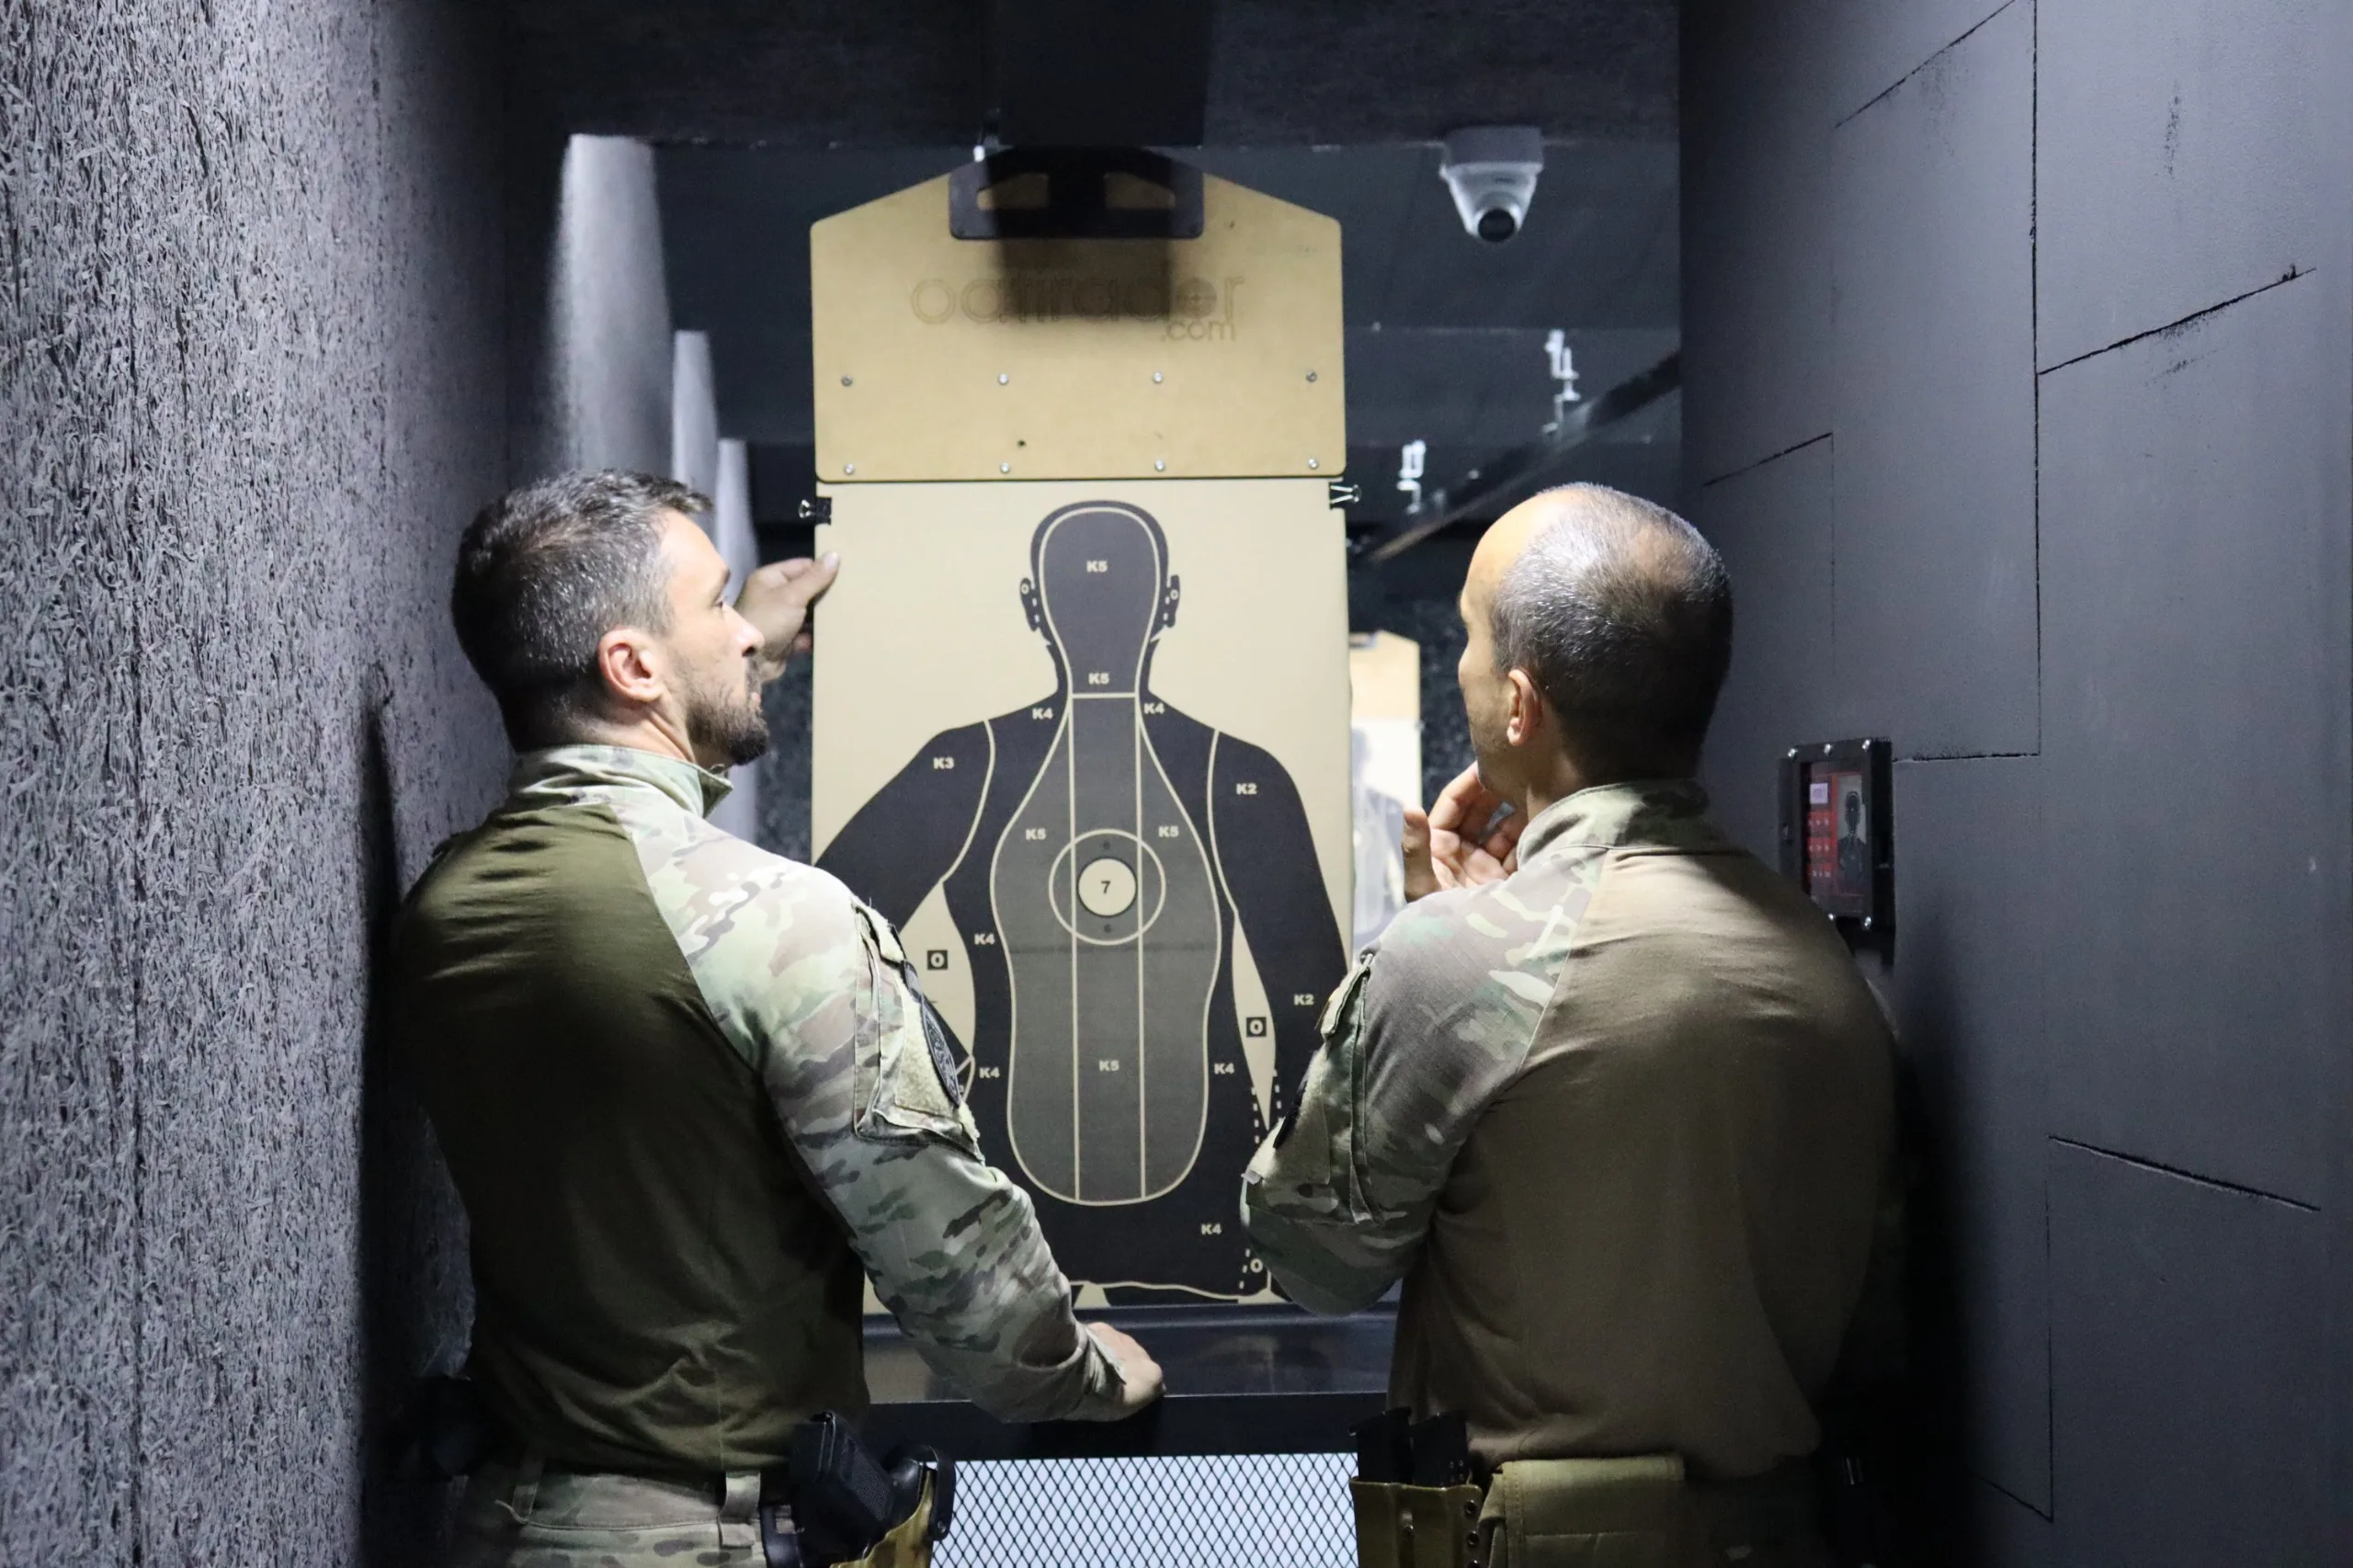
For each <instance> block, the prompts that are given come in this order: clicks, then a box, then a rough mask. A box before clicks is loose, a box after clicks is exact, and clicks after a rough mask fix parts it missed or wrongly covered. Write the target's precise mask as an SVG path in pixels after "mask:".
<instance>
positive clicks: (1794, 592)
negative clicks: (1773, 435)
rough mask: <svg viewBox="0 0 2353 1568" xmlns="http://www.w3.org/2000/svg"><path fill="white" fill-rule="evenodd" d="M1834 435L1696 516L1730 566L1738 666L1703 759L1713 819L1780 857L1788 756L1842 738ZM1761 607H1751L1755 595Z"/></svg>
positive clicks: (1735, 484)
mask: <svg viewBox="0 0 2353 1568" xmlns="http://www.w3.org/2000/svg"><path fill="white" fill-rule="evenodd" d="M1832 460H1833V455H1832V452H1831V444H1830V442H1828V441H1827V440H1822V441H1816V442H1814V443H1813V445H1811V446H1806V447H1801V448H1799V449H1797V450H1796V451H1793V452H1790V453H1789V454H1788V455H1787V456H1784V457H1779V458H1775V459H1773V460H1771V461H1770V462H1765V463H1760V464H1758V465H1756V467H1754V468H1751V469H1748V470H1746V471H1745V472H1741V473H1738V474H1735V475H1733V477H1732V478H1730V479H1724V480H1719V481H1718V482H1716V483H1713V484H1711V485H1709V486H1707V487H1706V488H1705V489H1703V490H1701V491H1700V492H1699V497H1698V500H1697V503H1696V506H1695V508H1694V514H1693V517H1692V521H1693V522H1694V523H1695V524H1696V525H1697V526H1698V527H1699V529H1700V531H1702V532H1703V533H1705V534H1706V535H1707V536H1708V539H1709V541H1710V542H1711V543H1712V544H1713V545H1714V546H1715V547H1716V549H1717V551H1720V552H1721V553H1722V556H1723V559H1724V567H1725V569H1726V570H1727V571H1729V572H1730V573H1731V574H1732V595H1733V622H1734V625H1735V629H1736V630H1735V631H1734V635H1733V655H1732V673H1731V674H1730V675H1729V676H1726V677H1725V681H1724V690H1723V696H1722V699H1720V700H1719V701H1718V703H1717V705H1716V722H1715V723H1714V724H1713V725H1712V726H1711V728H1710V730H1709V732H1708V750H1707V756H1706V759H1705V761H1704V763H1703V764H1702V767H1701V774H1702V776H1703V778H1705V780H1706V782H1707V785H1708V790H1709V794H1710V795H1711V797H1712V799H1713V801H1714V802H1715V811H1716V817H1717V819H1718V820H1719V821H1720V822H1722V824H1723V826H1724V829H1725V831H1726V832H1728V833H1730V834H1731V835H1733V837H1734V838H1736V839H1738V840H1739V841H1740V842H1741V843H1742V844H1744V845H1745V846H1747V847H1748V848H1749V849H1750V850H1751V851H1753V852H1754V853H1756V855H1758V856H1761V857H1762V858H1764V860H1765V863H1766V864H1767V865H1768V866H1771V865H1778V864H1779V859H1778V857H1779V854H1780V848H1779V816H1780V769H1781V755H1782V753H1783V752H1784V751H1786V750H1787V749H1788V748H1789V747H1790V746H1792V745H1795V744H1799V743H1801V742H1804V741H1822V740H1831V739H1835V738H1836V735H1837V734H1838V733H1841V732H1840V730H1839V728H1838V725H1837V723H1836V721H1835V720H1834V719H1833V718H1832V716H1831V715H1832V710H1833V707H1834V704H1835V698H1834V695H1833V686H1832V680H1831V672H1833V671H1834V670H1835V669H1836V648H1835V646H1834V644H1833V642H1832V640H1831V626H1830V578H1831V563H1830V549H1831V540H1830V486H1831V473H1832V469H1831V464H1832ZM1751 605H1754V606H1756V611H1755V612H1754V613H1753V614H1752V613H1751V611H1750V610H1749V608H1748V607H1749V606H1751Z"/></svg>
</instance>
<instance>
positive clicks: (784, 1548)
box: [760, 1410, 956, 1568]
mask: <svg viewBox="0 0 2353 1568" xmlns="http://www.w3.org/2000/svg"><path fill="white" fill-rule="evenodd" d="M926 1490H928V1493H929V1501H930V1505H931V1517H930V1520H929V1523H928V1526H927V1527H926V1529H925V1531H924V1535H923V1542H922V1543H923V1545H924V1546H925V1547H926V1550H927V1549H928V1548H929V1547H930V1546H932V1545H934V1544H936V1543H938V1541H940V1540H945V1539H946V1538H947V1535H948V1531H949V1526H950V1525H951V1524H952V1523H953V1522H954V1518H955V1507H956V1466H955V1461H953V1460H949V1459H946V1458H943V1457H942V1456H941V1455H939V1454H938V1453H937V1452H935V1451H934V1450H933V1449H929V1448H926V1447H924V1446H922V1445H919V1444H915V1445H908V1446H906V1447H903V1448H898V1449H892V1451H891V1453H890V1455H889V1456H888V1457H887V1458H886V1459H883V1460H877V1459H876V1458H875V1457H874V1455H873V1454H872V1452H871V1451H870V1450H869V1449H868V1448H867V1447H866V1445H865V1444H864V1443H863V1442H861V1441H859V1439H858V1433H857V1431H856V1430H855V1429H853V1428H852V1427H851V1426H850V1424H849V1423H848V1422H847V1421H845V1420H843V1419H842V1418H841V1417H840V1416H839V1415H835V1414H834V1413H833V1412H832V1411H830V1410H828V1411H824V1412H823V1413H822V1414H820V1415H816V1416H814V1417H813V1418H812V1419H810V1420H809V1421H807V1422H804V1423H803V1424H802V1425H801V1429H800V1430H799V1431H797V1432H795V1433H793V1435H792V1457H791V1459H790V1460H789V1461H788V1462H787V1463H786V1464H785V1466H784V1467H783V1469H782V1471H780V1472H779V1471H767V1473H766V1474H764V1475H763V1476H762V1477H761V1496H760V1547H761V1550H762V1551H763V1552H765V1554H766V1556H767V1568H835V1565H836V1564H840V1563H848V1562H858V1561H860V1560H862V1559H864V1558H865V1557H867V1556H868V1555H870V1553H871V1552H872V1551H874V1549H875V1548H876V1547H877V1546H879V1545H880V1544H881V1542H882V1540H883V1539H884V1538H885V1537H886V1536H888V1535H890V1534H891V1532H892V1531H893V1530H895V1529H898V1528H900V1527H901V1526H903V1525H904V1524H906V1523H907V1521H908V1520H909V1519H911V1518H913V1517H915V1512H916V1510H917V1509H919V1508H921V1507H922V1506H924V1503H925V1500H926Z"/></svg>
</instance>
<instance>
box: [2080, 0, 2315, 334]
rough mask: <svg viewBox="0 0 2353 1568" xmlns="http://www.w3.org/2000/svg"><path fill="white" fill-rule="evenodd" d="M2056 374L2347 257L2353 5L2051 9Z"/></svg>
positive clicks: (2106, 3)
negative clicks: (2138, 336) (2065, 365)
mask: <svg viewBox="0 0 2353 1568" xmlns="http://www.w3.org/2000/svg"><path fill="white" fill-rule="evenodd" d="M2038 28H2039V34H2040V67H2039V69H2040V81H2041V87H2040V97H2039V103H2038V108H2039V113H2040V126H2039V128H2038V130H2037V135H2036V140H2037V143H2038V145H2037V152H2036V160H2037V164H2036V178H2037V181H2038V183H2039V187H2040V215H2041V221H2040V268H2041V293H2040V301H2039V303H2040V311H2041V343H2040V357H2041V363H2042V364H2043V365H2045V366H2050V365H2056V364H2060V363H2062V362H2063V361H2065V360H2068V359H2073V358H2078V357H2079V356H2082V355H2085V354H2088V353H2091V352H2093V351H2095V350H2097V349H2099V348H2104V347H2108V346H2109V345H2110V344H2112V343H2116V342H2119V341H2121V340H2122V339H2124V338H2126V337H2130V336H2131V335H2133V334H2135V333H2140V332H2147V331H2149V330H2151V329H2152V328H2155V327H2159V326H2163V325H2165V324H2166V323H2168V322H2176V321H2179V320H2181V319H2182V318H2183V317H2185V316H2188V315H2190V314H2193V313H2194V312H2199V311H2202V310H2208V309H2211V307H2213V306H2214V305H2216V304H2219V303H2221V302H2222V301H2225V300H2230V299H2235V298H2236V297H2238V296H2239V295H2242V294H2245V293H2247V292H2248V291H2250V290H2255V289H2258V288H2261V287H2262V286H2263V285H2265V284H2267V283H2272V282H2276V281H2277V280H2278V279H2279V278H2282V277H2284V276H2285V275H2287V274H2288V273H2290V272H2291V271H2298V270H2305V271H2308V270H2310V269H2312V268H2313V267H2325V268H2329V269H2332V270H2335V269H2337V268H2341V267H2343V266H2344V264H2345V262H2346V260H2347V254H2348V246H2347V221H2348V218H2353V205H2348V203H2347V201H2346V199H2345V187H2344V183H2343V180H2344V169H2345V164H2346V155H2347V147H2348V145H2353V90H2348V84H2347V81H2346V70H2347V61H2348V60H2353V7H2348V6H2345V5H2343V4H2341V3H2339V0H2268V3H2266V4H2261V5H2245V4H2240V5H2216V4H2213V3H2212V0H2040V20H2039V23H2038Z"/></svg>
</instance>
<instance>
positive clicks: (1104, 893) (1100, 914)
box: [1046, 827, 1168, 948]
mask: <svg viewBox="0 0 2353 1568" xmlns="http://www.w3.org/2000/svg"><path fill="white" fill-rule="evenodd" d="M1074 861H1075V862H1076V863H1077V875H1076V876H1074V875H1073V874H1072V863H1073V862H1074ZM1089 877H1092V878H1093V879H1095V880H1094V882H1093V883H1088V882H1087V881H1086V879H1087V878H1089ZM1074 893H1075V894H1076V895H1077V901H1078V906H1077V909H1076V911H1075V912H1074V911H1073V909H1072V907H1071V900H1072V895H1073V894H1074ZM1167 901H1168V876H1167V873H1166V871H1165V869H1164V868H1163V867H1162V865H1161V863H1160V857H1159V855H1158V854H1156V853H1155V852H1154V849H1153V847H1152V846H1150V845H1149V844H1146V843H1145V842H1144V841H1143V840H1142V839H1141V838H1139V837H1137V836H1136V835H1134V834H1132V833H1128V832H1125V831H1123V830H1122V829H1120V828H1116V827H1101V828H1096V829H1094V830H1093V831H1091V832H1087V833H1082V834H1080V835H1078V836H1077V837H1076V838H1074V839H1072V840H1071V841H1070V842H1069V843H1068V844H1065V845H1063V850H1062V853H1061V854H1059V855H1057V856H1055V857H1054V863H1053V866H1052V868H1051V869H1050V870H1048V871H1047V873H1046V903H1047V905H1048V907H1050V908H1051V909H1052V910H1053V912H1054V918H1055V919H1056V920H1057V921H1059V922H1061V924H1062V927H1063V930H1065V931H1067V932H1069V933H1070V934H1071V935H1072V936H1074V937H1077V938H1078V939H1079V940H1080V941H1082V942H1086V943H1088V944H1090V945H1091V946H1094V947H1097V948H1116V947H1119V946H1120V945H1122V944H1123V943H1127V942H1132V941H1134V940H1135V939H1136V938H1137V937H1141V936H1142V935H1143V934H1144V933H1145V932H1146V931H1149V930H1151V929H1152V926H1153V922H1154V921H1156V920H1158V919H1159V918H1160V911H1161V907H1162V905H1164V904H1165V903H1167ZM1138 904H1142V914H1141V915H1139V914H1138V913H1137V908H1136V906H1137V905H1138Z"/></svg>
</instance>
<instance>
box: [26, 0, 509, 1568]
mask: <svg viewBox="0 0 2353 1568" xmlns="http://www.w3.org/2000/svg"><path fill="white" fill-rule="evenodd" d="M494 56H495V35H494V30H493V29H490V28H485V26H484V24H483V20H482V19H481V17H480V16H479V14H478V12H477V9H476V8H475V7H473V6H466V5H461V4H458V3H456V0H449V3H439V4H423V3H415V0H400V3H398V4H393V3H392V0H317V3H315V4H311V5H307V6H301V7H299V8H297V9H292V10H290V9H288V8H285V7H267V6H259V5H255V4H248V3H241V0H227V3H219V0H216V3H214V4H210V5H203V4H199V3H198V0H185V3H173V0H102V3H94V4H86V5H71V6H69V5H63V4H49V3H45V0H11V3H9V4H6V5H5V6H0V211H4V212H5V222H0V278H6V284H5V289H0V429H5V431H6V440H7V458H6V464H5V466H0V513H5V515H6V518H7V527H6V530H5V532H0V625H5V626H6V628H7V629H8V633H9V639H10V647H11V650H12V656H11V657H10V658H9V660H8V661H7V662H6V665H5V667H0V799H5V801H6V806H5V808H0V1303H5V1305H0V1562H6V1563H9V1564H11V1565H15V1564H24V1565H26V1568H34V1565H40V1564H50V1563H63V1562H108V1563H118V1562H119V1563H129V1562H145V1563H147V1564H149V1565H151V1568H159V1565H164V1564H179V1563H234V1562H265V1561H266V1562H288V1563H305V1564H321V1565H325V1564H342V1563H348V1562H357V1561H361V1560H362V1559H363V1557H365V1558H369V1559H372V1560H375V1561H396V1560H400V1559H402V1558H404V1557H405V1556H413V1555H414V1554H415V1550H416V1549H417V1548H418V1547H419V1546H420V1545H421V1543H422V1541H423V1540H424V1539H425V1538H426V1537H427V1536H429V1535H430V1534H431V1532H432V1530H433V1528H435V1523H436V1507H437V1505H438V1503H439V1502H440V1498H439V1497H438V1495H436V1494H429V1493H426V1494H411V1493H404V1492H402V1491H400V1490H399V1489H397V1488H392V1487H390V1486H389V1485H377V1484H374V1483H369V1482H368V1481H366V1480H364V1479H363V1476H364V1474H365V1472H366V1471H367V1468H368V1466H369V1460H370V1459H371V1457H372V1456H371V1455H370V1453H369V1450H368V1448H367V1443H368V1434H369V1431H370V1429H371V1426H372V1418H373V1417H374V1416H375V1415H378V1414H380V1413H381V1408H382V1406H383V1404H384V1403H385V1401H386V1400H387V1399H388V1397H389V1396H390V1394H391V1392H392V1391H393V1390H395V1389H396V1388H397V1387H398V1386H399V1384H400V1383H401V1381H404V1378H405V1377H406V1376H407V1375H408V1374H409V1373H410V1372H412V1371H413V1370H415V1369H418V1368H420V1367H423V1366H426V1365H429V1364H434V1363H443V1364H446V1363H447V1362H448V1361H449V1360H451V1359H453V1358H455V1357H456V1356H457V1355H459V1354H460V1352H461V1351H462V1348H463V1344H464V1335H465V1324H466V1312H467V1303H466V1301H465V1299H464V1294H463V1283H462V1256H461V1249H460V1244H459V1232H458V1228H457V1220H456V1216H455V1212H454V1210H453V1207H452V1204H451V1200H450V1199H449V1194H448V1191H447V1189H446V1187H445V1186H443V1185H442V1184H441V1183H440V1182H439V1179H438V1176H437V1174H436V1171H437V1166H436V1165H435V1163H434V1160H433V1158H432V1155H431V1152H430V1148H429V1142H428V1140H427V1138H426V1133H425V1131H424V1129H423V1125H422V1122H421V1119H419V1118H417V1117H416V1116H415V1112H414V1108H413V1107H410V1106H407V1105H406V1104H405V1103H404V1101H403V1100H402V1099H401V1096H399V1094H398V1090H397V1085H386V1084H384V1083H382V1082H381V1077H380V1075H379V1074H376V1073H375V1071H374V1069H373V1066H372V1063H371V1058H370V1052H369V1050H368V1046H367V1040H368V1031H367V1006H368V973H369V958H370V950H371V944H372V941H373V937H374V934H375V933H376V932H377V931H378V930H379V929H380V926H381V919H382V917H383V915H385V913H386V911H387V909H388V907H389V905H390V903H391V901H392V898H393V897H394V896H395V895H396V892H397V890H398V888H399V886H400V885H401V883H402V882H403V881H404V879H405V878H406V877H408V876H409V875H411V874H413V873H414V872H415V870H416V869H418V868H419V867H420V866H421V865H422V864H423V862H424V859H425V858H426V854H427V853H428V852H429V850H430V848H431V846H432V845H433V844H434V843H435V842H436V841H437V840H438V838H439V837H440V836H441V835H445V834H446V833H448V832H449V830H450V829H451V828H453V827H455V826H457V825H459V824H461V823H462V822H464V821H466V820H467V819H469V818H470V817H471V816H472V815H473V814H474V813H476V812H479V811H480V810H481V809H482V808H483V805H484V803H485V802H486V801H487V800H488V799H490V798H491V796H492V794H493V792H494V788H495V781H496V778H497V774H498V770H499V767H500V766H501V763H502V757H501V756H500V751H501V747H500V743H499V741H498V739H497V734H496V731H495V728H494V719H493V715H492V713H491V711H490V710H489V706H488V704H487V703H486V702H485V701H484V700H483V699H482V698H481V697H480V696H479V695H478V694H477V693H476V692H475V690H474V689H473V687H472V677H471V676H469V675H468V674H467V673H466V672H465V670H464V668H463V666H462V664H461V663H460V661H459V660H458V659H457V656H456V654H455V652H454V649H453V648H452V647H451V646H450V645H449V638H448V637H447V635H446V634H445V633H444V631H443V630H442V626H443V611H442V608H441V606H442V602H443V599H444V597H445V595H446V593H447V585H448V575H449V564H450V559H451V551H452V547H453V545H454V541H455V537H456V529H457V528H458V526H459V525H460V523H461V522H462V520H463V518H464V517H465V515H466V513H467V512H468V511H469V510H470V509H471V508H472V506H474V505H476V504H477V503H478V502H479V500H480V499H481V498H482V497H483V495H484V494H488V493H490V492H492V491H494V490H495V488H496V487H497V486H498V484H499V483H501V481H502V479H503V476H504V469H505V463H506V451H505V442H506V434H505V389H504V384H503V371H502V367H501V358H502V352H501V346H502V343H503V340H504V335H505V324H504V321H503V319H502V317H503V313H504V303H503V292H504V291H503V289H502V286H501V284H502V260H501V252H502V249H503V245H502V239H501V222H500V220H501V206H500V187H499V178H498V167H499V163H498V148H499V142H500V119H499V112H498V92H497V82H496V74H495V70H494Z"/></svg>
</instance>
